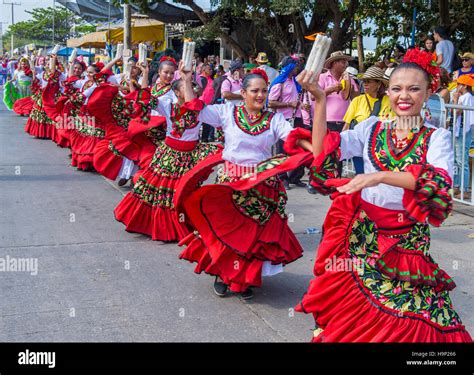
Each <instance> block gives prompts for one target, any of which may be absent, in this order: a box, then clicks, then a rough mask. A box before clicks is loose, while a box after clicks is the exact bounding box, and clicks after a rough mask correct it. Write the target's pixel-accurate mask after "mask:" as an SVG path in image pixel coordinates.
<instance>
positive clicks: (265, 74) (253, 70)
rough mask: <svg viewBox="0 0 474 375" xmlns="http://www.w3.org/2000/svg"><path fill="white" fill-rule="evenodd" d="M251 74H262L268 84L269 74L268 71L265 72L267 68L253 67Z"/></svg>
mask: <svg viewBox="0 0 474 375" xmlns="http://www.w3.org/2000/svg"><path fill="white" fill-rule="evenodd" d="M250 74H257V75H259V76H261V77H262V78H263V79H264V80H265V82H266V83H267V85H268V76H267V73H266V72H265V70H263V69H260V68H253V69H252V70H251V71H250Z"/></svg>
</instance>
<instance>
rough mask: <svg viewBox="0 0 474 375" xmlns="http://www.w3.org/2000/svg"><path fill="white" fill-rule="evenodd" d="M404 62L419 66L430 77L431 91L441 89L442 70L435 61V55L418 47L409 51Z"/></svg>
mask: <svg viewBox="0 0 474 375" xmlns="http://www.w3.org/2000/svg"><path fill="white" fill-rule="evenodd" d="M403 62H404V63H406V62H411V63H415V64H416V65H418V66H419V67H420V68H421V69H423V70H424V71H425V72H426V73H428V75H429V77H430V88H431V91H433V92H435V91H436V89H437V88H438V87H439V81H440V77H439V75H440V70H439V66H438V65H436V61H435V60H434V59H433V54H432V53H430V52H427V51H422V50H420V49H419V48H418V47H416V48H412V49H409V50H408V51H407V53H406V54H405V56H404V57H403Z"/></svg>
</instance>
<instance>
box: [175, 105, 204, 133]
mask: <svg viewBox="0 0 474 375" xmlns="http://www.w3.org/2000/svg"><path fill="white" fill-rule="evenodd" d="M179 112H180V108H179V105H178V103H174V104H171V122H172V128H173V130H172V131H171V135H172V136H173V137H176V138H181V137H182V136H183V133H184V131H185V130H186V129H193V128H195V127H196V126H197V125H198V124H199V121H198V115H199V112H198V111H186V112H185V113H183V114H182V115H181V116H178V113H179ZM178 117H179V118H178Z"/></svg>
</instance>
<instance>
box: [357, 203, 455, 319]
mask: <svg viewBox="0 0 474 375" xmlns="http://www.w3.org/2000/svg"><path fill="white" fill-rule="evenodd" d="M427 230H428V229H427V226H424V225H423V224H419V225H418V226H416V225H415V228H414V229H413V230H411V231H409V232H408V233H406V234H404V235H399V236H398V237H400V236H401V237H402V239H401V242H400V243H402V244H403V246H407V247H415V246H416V244H417V243H425V246H424V247H423V249H422V250H418V249H413V251H416V252H420V253H424V252H426V251H427V248H426V247H427V246H428V245H429V242H428V243H426V239H427V236H428V232H427ZM377 232H378V230H377V228H376V225H375V223H374V222H372V221H371V220H370V219H369V218H368V217H367V215H366V213H365V212H364V211H363V210H361V211H360V212H359V215H358V217H357V218H356V220H355V221H354V223H353V225H352V228H351V234H350V235H349V238H348V242H349V243H348V252H349V256H350V259H351V265H352V267H351V268H352V269H351V270H350V272H351V273H352V275H353V277H354V278H355V279H356V281H357V283H358V285H359V288H360V289H361V290H362V291H363V292H364V294H366V295H367V297H368V298H369V299H371V300H375V301H376V302H378V303H377V304H375V306H377V307H378V308H382V309H389V311H388V312H389V313H391V314H397V316H399V317H400V318H414V319H420V318H422V319H424V320H427V321H430V322H432V323H435V324H438V325H440V326H442V327H450V326H455V325H458V324H462V322H461V319H460V318H459V316H458V315H457V313H456V312H455V311H454V309H453V306H452V302H451V299H450V297H449V293H448V291H446V290H443V291H439V290H437V288H435V287H433V286H429V285H414V284H413V283H411V282H409V281H402V280H398V279H392V278H390V277H388V276H387V275H385V274H384V273H382V272H381V271H380V269H379V265H378V263H377V260H378V259H379V257H380V252H379V243H378V240H377V238H378V237H377Z"/></svg>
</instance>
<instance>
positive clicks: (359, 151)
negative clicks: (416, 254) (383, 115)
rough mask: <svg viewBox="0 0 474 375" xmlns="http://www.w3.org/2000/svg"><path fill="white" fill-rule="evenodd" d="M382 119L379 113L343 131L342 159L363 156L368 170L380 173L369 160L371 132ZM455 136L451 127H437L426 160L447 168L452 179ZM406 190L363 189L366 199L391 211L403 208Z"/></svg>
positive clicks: (378, 187)
mask: <svg viewBox="0 0 474 375" xmlns="http://www.w3.org/2000/svg"><path fill="white" fill-rule="evenodd" d="M378 121H379V119H378V118H377V117H375V116H373V117H369V118H368V119H367V120H365V121H362V122H360V123H359V124H357V125H356V126H355V127H354V129H353V130H346V131H343V132H342V133H341V160H347V159H351V158H353V157H354V156H362V157H363V159H364V173H373V172H379V170H378V169H376V168H375V167H374V166H373V164H372V162H371V161H370V159H369V146H370V145H369V139H370V134H371V132H372V129H373V127H374V126H375V124H377V122H378ZM425 126H426V127H428V128H435V127H434V126H432V125H430V124H427V123H425ZM451 138H452V136H451V133H450V132H449V131H448V130H446V129H443V128H439V129H436V130H435V131H434V132H433V133H432V134H431V138H430V140H429V144H428V152H427V155H426V162H427V163H428V164H431V165H433V166H434V167H437V168H442V169H444V170H446V171H447V172H448V174H449V176H450V177H451V178H452V176H453V168H454V151H453V147H452V139H451ZM403 193H404V190H403V189H402V188H399V187H395V186H391V185H386V184H379V185H377V186H373V187H367V188H364V189H362V199H364V200H365V201H366V202H369V203H372V204H374V205H376V206H379V207H384V208H387V209H390V210H403V204H402V200H403Z"/></svg>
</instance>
